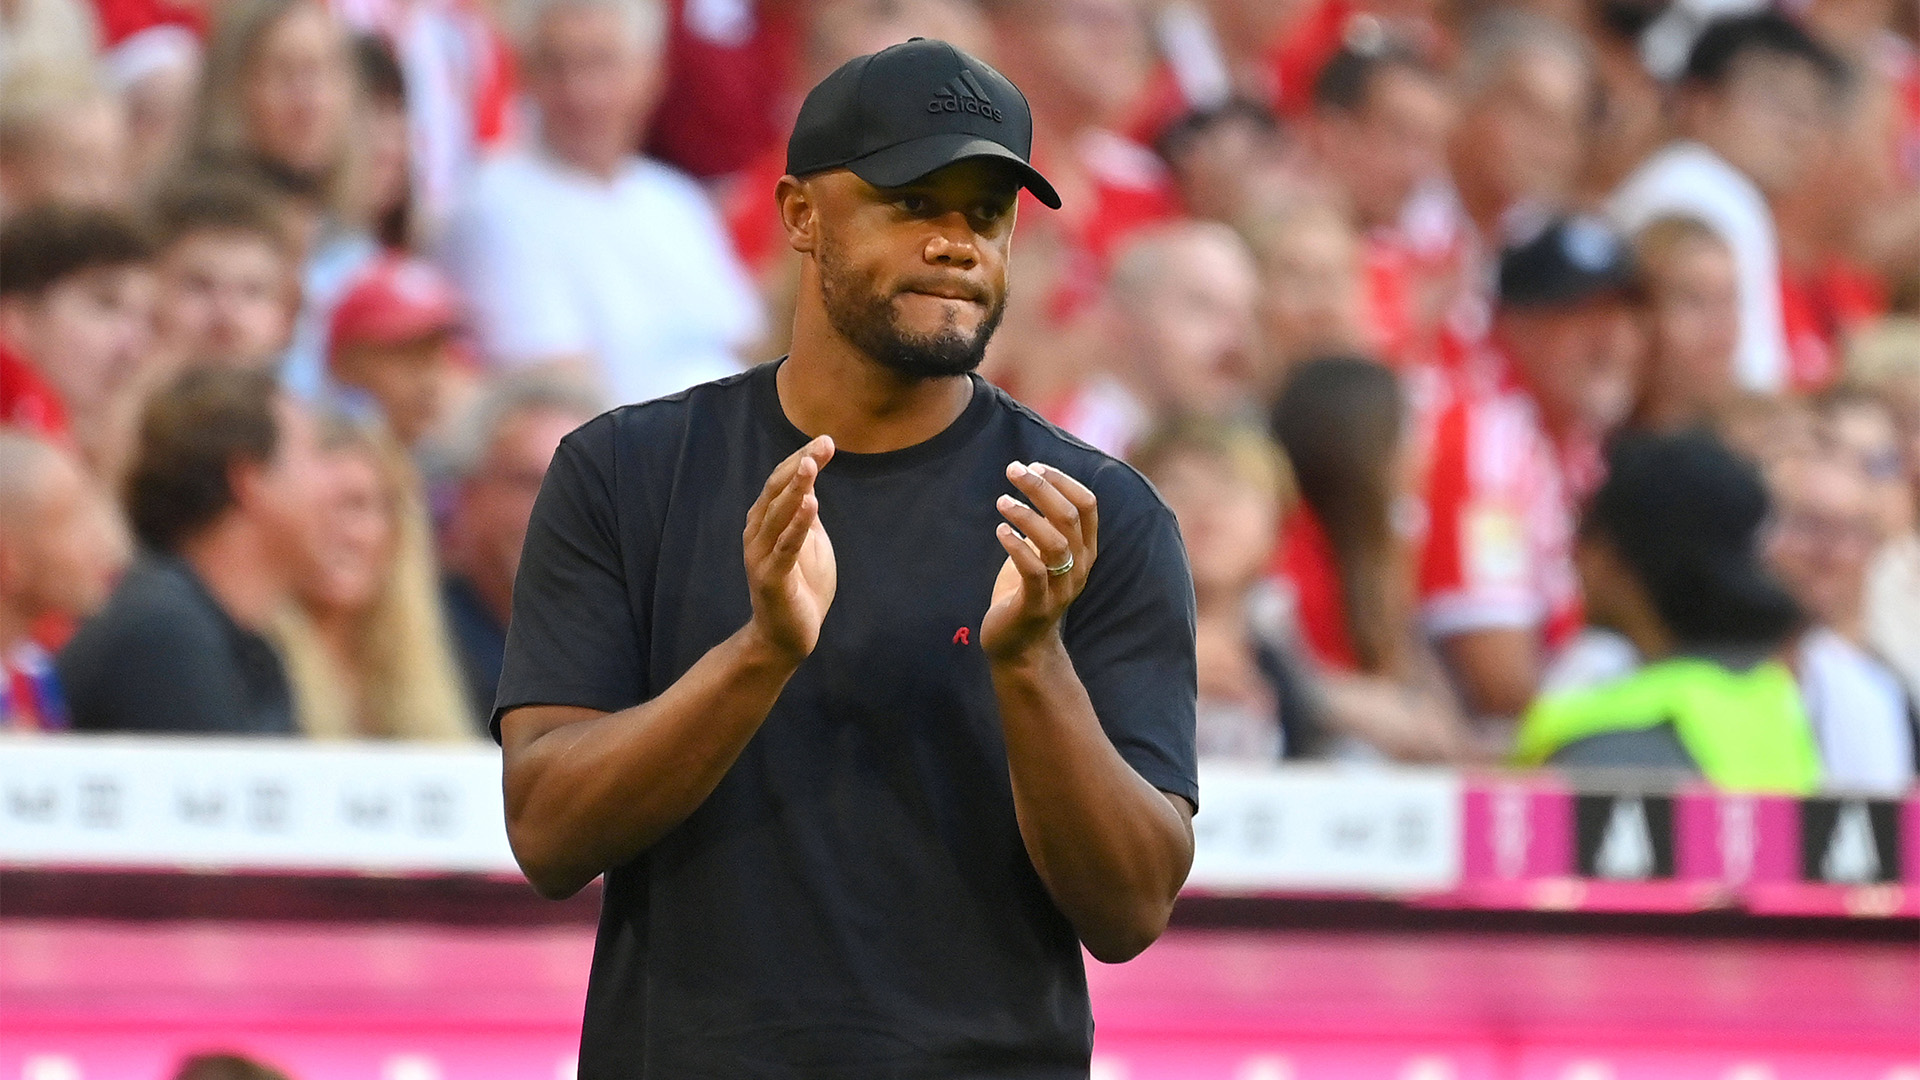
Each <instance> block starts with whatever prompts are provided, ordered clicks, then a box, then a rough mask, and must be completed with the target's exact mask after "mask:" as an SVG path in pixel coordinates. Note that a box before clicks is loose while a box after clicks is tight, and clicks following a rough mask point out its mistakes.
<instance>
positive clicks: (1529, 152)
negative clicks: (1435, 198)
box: [1449, 9, 1598, 251]
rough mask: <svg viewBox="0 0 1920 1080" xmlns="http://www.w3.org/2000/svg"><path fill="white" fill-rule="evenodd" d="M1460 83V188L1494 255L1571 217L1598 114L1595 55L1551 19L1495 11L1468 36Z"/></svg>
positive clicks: (1455, 162) (1453, 152) (1455, 152)
mask: <svg viewBox="0 0 1920 1080" xmlns="http://www.w3.org/2000/svg"><path fill="white" fill-rule="evenodd" d="M1457 78H1458V80H1459V83H1460V90H1461V115H1460V123H1459V125H1458V127H1456V128H1455V130H1454V134H1453V142H1452V145H1451V147H1450V155H1449V160H1450V161H1451V163H1452V167H1453V181H1454V186H1455V188H1456V189H1457V190H1458V192H1459V196H1460V204H1461V207H1462V208H1463V209H1464V210H1465V212H1466V215H1467V217H1468V218H1469V219H1470V220H1471V221H1472V222H1473V225H1474V227H1475V228H1476V230H1477V231H1478V232H1479V235H1480V237H1481V238H1482V240H1483V242H1484V243H1485V244H1486V245H1487V246H1488V248H1489V249H1490V250H1496V251H1497V250H1499V249H1500V248H1501V247H1504V246H1505V244H1506V242H1507V241H1508V240H1509V239H1511V238H1513V237H1514V236H1516V235H1521V234H1524V232H1525V231H1526V230H1527V229H1529V228H1533V227H1537V225H1538V223H1539V222H1540V221H1541V220H1542V219H1544V218H1547V217H1551V216H1554V215H1557V214H1562V213H1565V212H1566V211H1567V210H1569V209H1571V208H1572V207H1573V204H1574V200H1575V197H1576V194H1577V191H1578V188H1579V184H1580V180H1581V170H1582V168H1583V167H1584V166H1585V164H1586V161H1587V155H1588V142H1589V134H1588V133H1589V132H1590V131H1591V129H1592V126H1593V119H1594V115H1595V112H1596V106H1597V104H1598V102H1597V101H1596V93H1597V89H1598V84H1597V80H1596V78H1595V73H1594V66H1593V54H1592V50H1591V49H1590V48H1589V46H1588V45H1587V43H1586V42H1585V41H1584V40H1582V39H1581V37H1580V35H1579V34H1578V33H1576V32H1574V31H1573V30H1572V29H1570V28H1568V27H1567V26H1565V25H1563V24H1561V23H1559V22H1557V21H1555V20H1553V19H1551V18H1548V17H1546V16H1544V15H1537V14H1533V13H1530V12H1525V11H1519V10H1514V9H1497V10H1495V11H1493V12H1492V13H1490V14H1488V15H1486V16H1484V17H1483V18H1481V19H1480V20H1479V21H1478V22H1477V23H1476V24H1475V25H1474V27H1473V28H1472V30H1471V32H1470V33H1469V34H1468V37H1467V40H1466V43H1465V47H1464V49H1463V54H1462V56H1461V58H1460V65H1459V70H1458V73H1457Z"/></svg>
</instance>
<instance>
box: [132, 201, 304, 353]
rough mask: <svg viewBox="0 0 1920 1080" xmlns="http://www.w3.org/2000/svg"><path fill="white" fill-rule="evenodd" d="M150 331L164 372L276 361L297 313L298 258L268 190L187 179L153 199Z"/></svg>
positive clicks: (283, 214)
mask: <svg viewBox="0 0 1920 1080" xmlns="http://www.w3.org/2000/svg"><path fill="white" fill-rule="evenodd" d="M152 216H153V220H154V225H155V232H156V235H155V237H154V243H155V251H156V257H155V259H154V271H155V274H154V276H155V279H156V283H157V285H158V288H157V290H156V294H157V295H156V299H155V303H154V325H155V329H156V337H157V339H158V341H157V344H158V346H159V350H158V351H159V352H160V354H161V356H162V357H163V358H164V359H165V361H166V364H167V366H168V367H169V368H173V369H178V368H180V367H183V366H201V365H211V366H215V367H234V368H245V367H257V368H269V367H273V366H276V365H278V364H279V362H280V359H281V356H282V355H283V354H284V353H285V352H286V350H287V344H288V342H289V341H290V340H291V339H292V337H293V321H294V318H295V317H296V316H297V315H298V314H299V311H300V254H299V252H298V250H297V249H296V247H295V245H294V242H293V239H292V237H291V236H289V235H288V221H287V213H286V211H285V210H284V209H283V208H282V207H281V206H280V205H279V203H278V202H277V201H276V200H275V198H274V196H273V193H272V192H270V191H268V190H267V189H265V188H263V187H260V186H258V185H255V184H252V183H249V182H247V181H245V180H243V179H240V178H238V177H224V176H217V175H206V176H198V177H193V178H190V179H188V180H185V181H183V182H181V183H179V184H176V185H174V186H173V187H171V188H168V189H166V190H164V191H162V192H161V193H160V196H159V198H157V199H156V200H155V204H154V211H153V215H152Z"/></svg>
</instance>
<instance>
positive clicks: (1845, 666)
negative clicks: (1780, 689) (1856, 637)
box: [1794, 627, 1913, 794]
mask: <svg viewBox="0 0 1920 1080" xmlns="http://www.w3.org/2000/svg"><path fill="white" fill-rule="evenodd" d="M1794 673H1795V675H1797V676H1798V677H1799V680H1800V700H1801V701H1802V702H1804V703H1805V704H1806V707H1807V719H1808V720H1810V721H1811V722H1812V723H1813V736H1814V740H1815V741H1816V742H1818V743H1819V744H1820V760H1821V764H1822V765H1823V766H1824V768H1823V770H1822V772H1823V774H1824V776H1825V781H1826V785H1825V786H1827V787H1829V788H1833V789H1835V790H1838V791H1850V792H1862V793H1874V794H1897V793H1899V792H1902V791H1905V790H1906V789H1907V788H1908V787H1909V786H1910V785H1911V784H1912V783H1913V732H1912V729H1911V728H1909V727H1908V726H1907V695H1906V692H1905V691H1904V690H1902V689H1901V687H1900V681H1899V680H1898V679H1896V678H1894V675H1893V672H1891V671H1888V670H1887V668H1886V666H1885V665H1884V664H1882V663H1880V661H1878V660H1876V659H1874V658H1873V657H1872V656H1871V655H1869V654H1868V653H1867V652H1866V651H1865V650H1863V649H1861V648H1860V647H1859V646H1858V645H1855V644H1853V643H1852V642H1850V641H1848V640H1847V639H1846V638H1843V637H1841V636H1840V635H1839V634H1836V633H1834V632H1833V631H1832V630H1828V629H1826V628H1825V627H1822V628H1820V629H1817V630H1813V631H1811V632H1810V633H1808V634H1807V635H1806V636H1805V637H1804V638H1802V639H1801V640H1800V646H1799V649H1798V650H1797V655H1796V656H1795V657H1794Z"/></svg>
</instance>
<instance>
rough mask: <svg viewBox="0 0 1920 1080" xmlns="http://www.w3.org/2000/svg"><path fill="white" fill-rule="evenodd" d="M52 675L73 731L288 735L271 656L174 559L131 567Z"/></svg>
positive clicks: (276, 661)
mask: <svg viewBox="0 0 1920 1080" xmlns="http://www.w3.org/2000/svg"><path fill="white" fill-rule="evenodd" d="M58 670H59V675H60V687H61V689H62V691H63V692H65V694H66V696H67V708H68V711H69V712H70V714H71V715H72V717H73V727H74V729H75V730H76V731H153V732H181V733H186V732H194V733H201V734H210V735H291V734H293V733H294V721H293V692H292V690H291V689H290V688H289V687H288V685H287V676H286V671H285V669H284V668H282V667H281V664H280V656H279V654H278V653H276V652H274V651H273V646H272V645H270V644H268V643H267V640H266V639H265V638H263V637H261V636H260V635H259V634H256V633H253V632H252V631H250V630H247V629H246V628H244V627H242V626H241V625H240V624H238V623H236V622H234V621H233V617H232V616H230V615H228V614H227V612H226V609H225V608H222V607H221V606H220V602H219V601H218V600H216V599H214V597H213V594H212V593H210V592H208V591H207V586H206V583H205V582H203V581H201V580H200V577H199V575H198V574H195V573H194V572H193V568H192V567H191V566H189V565H187V563H186V562H185V560H182V559H180V558H178V557H175V556H172V555H159V554H147V555H143V556H141V558H140V559H139V561H137V562H136V563H134V565H133V567H132V569H130V570H128V571H127V575H126V577H124V578H122V579H121V580H120V584H119V586H118V587H117V588H116V589H114V591H113V596H112V598H111V599H109V600H108V601H107V606H106V608H105V609H103V610H102V611H101V612H100V614H98V615H96V616H94V617H93V618H92V619H90V620H88V621H87V623H86V624H85V625H84V626H82V627H81V628H80V632H79V633H77V634H75V635H74V636H73V640H72V641H71V642H69V643H68V644H67V647H66V648H65V649H63V650H61V653H60V658H59V663H58Z"/></svg>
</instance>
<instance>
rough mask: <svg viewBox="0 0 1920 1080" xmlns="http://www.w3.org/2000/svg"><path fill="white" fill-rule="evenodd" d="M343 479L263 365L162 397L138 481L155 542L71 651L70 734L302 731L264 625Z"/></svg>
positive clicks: (146, 532)
mask: <svg viewBox="0 0 1920 1080" xmlns="http://www.w3.org/2000/svg"><path fill="white" fill-rule="evenodd" d="M333 486H334V481H333V479H332V476H331V472H330V469H329V467H328V465H327V461H326V458H325V456H324V455H323V454H322V453H321V450H320V444H319V437H318V434H317V430H316V426H315V424H314V421H313V420H312V418H311V417H309V416H308V415H307V414H306V413H305V412H304V411H302V410H301V409H300V408H299V407H298V406H296V405H295V404H294V403H293V402H292V401H291V400H290V399H289V398H287V397H286V396H285V395H284V394H282V393H281V392H280V390H279V389H278V388H277V387H276V385H275V383H274V379H273V376H272V375H270V374H268V373H266V372H263V371H228V370H203V371H195V372H190V373H189V374H187V375H186V376H184V377H182V378H181V379H180V380H179V381H178V382H176V383H175V384H174V385H172V386H171V387H169V388H168V389H166V390H165V391H163V392H162V393H161V394H160V396H159V397H157V398H155V399H154V401H153V402H152V403H151V404H150V405H149V406H148V408H147V412H146V416H145V417H144V421H143V423H142V426H141V432H140V444H139V449H138V451H137V454H136V458H135V461H134V465H133V471H132V475H131V476H129V478H128V481H127V488H126V490H127V516H128V518H129V519H130V520H131V521H132V523H133V530H134V533H135V535H136V536H137V537H138V539H139V540H140V542H141V543H142V545H144V547H145V549H146V550H145V551H144V553H143V554H142V556H141V558H140V560H139V561H138V562H137V563H136V564H135V565H134V567H133V569H131V570H130V571H128V573H127V576H126V577H125V579H123V580H122V581H121V582H120V585H119V587H118V588H117V589H115V590H114V594H113V597H112V599H110V600H109V601H108V602H107V606H106V608H105V609H104V610H102V611H101V612H100V614H99V615H97V616H96V617H95V618H94V619H93V620H92V621H90V622H88V623H87V624H86V625H84V626H82V627H81V628H80V632H79V633H78V634H76V635H75V636H74V639H73V641H72V642H70V643H69V644H68V645H67V647H66V649H65V650H63V651H62V652H61V654H60V662H59V673H60V681H61V684H62V685H63V686H65V687H66V691H67V703H68V707H69V709H70V710H71V713H72V717H73V726H74V728H75V729H77V730H84V731H160V732H207V733H220V734H233V735H242V734H251V735H287V734H292V733H293V731H294V718H293V707H292V701H291V699H290V696H289V691H288V688H287V680H286V674H285V672H284V671H283V670H282V668H281V665H280V660H279V657H278V656H276V655H275V653H274V651H273V649H272V647H271V646H270V645H268V644H267V641H266V639H265V638H264V637H262V636H261V632H262V630H263V629H264V628H265V627H266V626H267V624H268V622H269V621H270V620H271V618H272V616H273V614H274V612H275V611H276V610H277V609H278V608H279V607H280V605H282V604H284V603H286V602H288V600H289V599H290V598H291V596H292V590H293V587H294V584H295V582H296V581H297V580H298V579H299V576H300V574H301V573H302V571H303V570H304V569H305V567H306V559H307V557H308V553H309V552H311V551H312V550H313V544H312V539H311V535H310V531H311V530H313V529H315V528H317V527H318V524H319V521H320V518H321V513H320V510H321V508H322V507H323V506H324V505H325V502H326V500H327V499H328V498H329V497H330V495H331V491H332V488H333Z"/></svg>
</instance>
